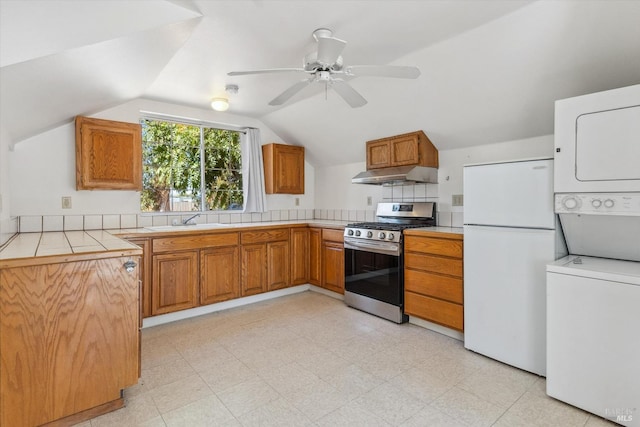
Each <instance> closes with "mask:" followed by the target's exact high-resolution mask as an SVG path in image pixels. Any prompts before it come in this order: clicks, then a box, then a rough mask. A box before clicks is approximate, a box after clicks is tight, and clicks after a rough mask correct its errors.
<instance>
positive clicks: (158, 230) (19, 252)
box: [0, 219, 463, 267]
mask: <svg viewBox="0 0 640 427" xmlns="http://www.w3.org/2000/svg"><path fill="white" fill-rule="evenodd" d="M348 223H349V221H334V220H322V219H312V220H298V221H273V222H253V223H234V224H198V225H196V226H175V227H174V226H158V227H145V228H129V229H114V230H87V231H54V232H43V233H20V234H17V235H16V236H15V237H14V238H13V239H12V240H11V241H10V242H9V243H8V244H7V245H6V246H5V247H4V248H3V249H2V250H0V267H9V266H13V265H16V262H15V261H17V260H22V261H20V262H18V263H17V264H24V263H26V262H27V261H26V260H33V259H36V258H47V257H59V258H60V259H59V260H58V261H55V262H61V261H64V260H73V259H78V257H80V256H81V255H83V254H84V255H87V256H88V254H91V257H93V258H96V257H100V256H101V255H100V254H102V256H114V253H115V255H118V254H120V255H123V256H126V255H140V254H142V252H141V250H140V248H139V247H138V246H135V245H133V244H131V243H129V242H127V241H126V240H124V239H125V238H135V237H154V236H158V237H161V236H167V235H173V234H175V233H180V234H185V233H186V234H192V233H201V232H205V231H207V232H208V231H221V232H224V231H230V230H238V231H240V230H243V229H252V228H260V227H262V228H264V227H269V228H270V227H282V226H291V225H299V226H304V225H309V226H311V227H320V228H334V229H344V227H345V226H346V225H347V224H348ZM405 233H406V234H412V235H419V236H428V235H433V234H434V233H437V234H440V235H441V233H445V234H453V235H458V236H459V235H461V234H462V233H463V229H462V228H456V227H424V228H414V229H411V230H407V231H405ZM65 257H66V258H65ZM47 259H48V258H47ZM49 261H50V260H49ZM43 262H44V261H43Z"/></svg>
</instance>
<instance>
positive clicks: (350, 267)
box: [344, 240, 404, 307]
mask: <svg viewBox="0 0 640 427" xmlns="http://www.w3.org/2000/svg"><path fill="white" fill-rule="evenodd" d="M395 246H396V250H397V249H398V247H399V245H397V244H396V245H395ZM373 250H375V249H371V248H369V249H361V248H357V247H354V245H352V244H349V243H348V242H347V241H346V240H345V250H344V252H345V255H344V257H345V258H344V259H345V263H344V271H345V280H344V288H345V291H348V292H352V293H354V294H358V295H362V296H365V297H368V298H372V299H375V300H378V301H382V302H385V303H388V304H391V305H394V306H397V307H402V306H403V302H404V295H403V293H404V286H403V267H404V266H403V265H402V257H401V256H400V251H399V250H398V251H397V253H396V254H393V255H392V254H389V253H384V252H385V251H384V250H382V251H380V252H374V251H373Z"/></svg>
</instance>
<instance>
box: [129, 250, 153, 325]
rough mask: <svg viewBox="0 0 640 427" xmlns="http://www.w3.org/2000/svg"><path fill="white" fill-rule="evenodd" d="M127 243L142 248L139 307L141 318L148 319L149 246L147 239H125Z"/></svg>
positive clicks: (149, 303)
mask: <svg viewBox="0 0 640 427" xmlns="http://www.w3.org/2000/svg"><path fill="white" fill-rule="evenodd" d="M127 241H129V242H131V243H133V244H134V245H138V246H140V247H141V248H142V252H143V254H142V258H140V269H139V271H140V281H141V282H142V289H141V295H140V305H141V309H142V317H149V316H151V244H150V241H149V239H127Z"/></svg>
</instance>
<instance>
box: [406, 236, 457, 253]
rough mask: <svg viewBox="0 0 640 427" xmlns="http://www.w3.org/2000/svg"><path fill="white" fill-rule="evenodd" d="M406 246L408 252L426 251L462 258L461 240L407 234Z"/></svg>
mask: <svg viewBox="0 0 640 427" xmlns="http://www.w3.org/2000/svg"><path fill="white" fill-rule="evenodd" d="M404 248H405V251H406V252H424V253H427V254H433V255H442V256H449V257H453V258H462V241H461V240H451V239H434V238H430V237H416V236H407V237H406V239H405V242H404Z"/></svg>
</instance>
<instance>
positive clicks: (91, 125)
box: [76, 116, 142, 191]
mask: <svg viewBox="0 0 640 427" xmlns="http://www.w3.org/2000/svg"><path fill="white" fill-rule="evenodd" d="M141 132H142V130H141V127H140V125H139V124H136V123H122V122H114V121H111V120H101V119H93V118H88V117H81V116H78V117H76V189H78V190H138V191H139V190H142V133H141Z"/></svg>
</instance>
